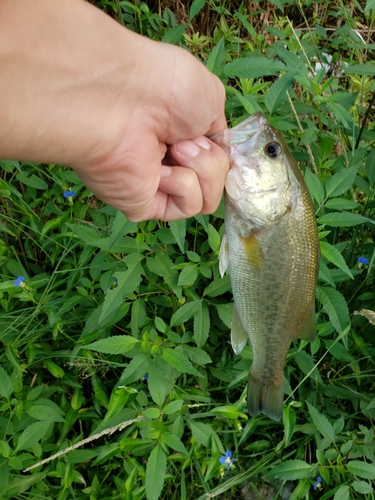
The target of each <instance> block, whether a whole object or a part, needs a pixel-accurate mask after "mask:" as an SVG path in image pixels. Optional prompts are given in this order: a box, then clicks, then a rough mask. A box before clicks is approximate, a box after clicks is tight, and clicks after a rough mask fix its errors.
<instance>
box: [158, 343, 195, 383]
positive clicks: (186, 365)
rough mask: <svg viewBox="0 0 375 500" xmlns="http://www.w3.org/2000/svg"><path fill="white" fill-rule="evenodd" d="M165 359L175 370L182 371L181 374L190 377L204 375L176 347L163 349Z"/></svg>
mask: <svg viewBox="0 0 375 500" xmlns="http://www.w3.org/2000/svg"><path fill="white" fill-rule="evenodd" d="M163 358H164V359H165V361H166V362H167V363H168V364H169V365H171V366H172V367H173V368H176V370H178V371H180V372H181V373H189V374H190V375H195V376H197V377H203V375H202V374H201V373H199V371H198V370H196V369H195V368H194V366H193V365H192V364H191V363H190V361H189V359H188V358H187V357H186V356H185V354H184V353H183V352H182V351H181V350H179V348H178V347H176V348H175V349H169V348H165V349H163Z"/></svg>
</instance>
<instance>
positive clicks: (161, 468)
mask: <svg viewBox="0 0 375 500" xmlns="http://www.w3.org/2000/svg"><path fill="white" fill-rule="evenodd" d="M166 468H167V456H166V454H165V453H164V451H163V449H162V447H161V446H160V445H159V444H158V445H157V446H156V447H155V448H154V449H153V450H152V452H151V453H150V456H149V457H148V461H147V468H146V495H147V500H158V498H159V496H160V493H161V490H162V489H163V484H164V477H165V471H166Z"/></svg>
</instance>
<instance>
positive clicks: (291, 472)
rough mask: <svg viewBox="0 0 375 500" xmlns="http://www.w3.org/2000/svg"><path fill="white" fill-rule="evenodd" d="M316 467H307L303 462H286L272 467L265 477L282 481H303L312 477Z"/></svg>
mask: <svg viewBox="0 0 375 500" xmlns="http://www.w3.org/2000/svg"><path fill="white" fill-rule="evenodd" d="M315 471H316V467H315V466H313V465H309V464H307V463H306V462H304V461H303V460H287V461H286V462H283V463H281V464H279V465H276V466H275V467H273V468H272V469H271V470H270V471H269V472H268V473H267V474H266V477H269V478H275V479H282V480H283V481H295V480H296V479H304V478H307V477H314V475H315Z"/></svg>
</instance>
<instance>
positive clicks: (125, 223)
mask: <svg viewBox="0 0 375 500" xmlns="http://www.w3.org/2000/svg"><path fill="white" fill-rule="evenodd" d="M137 224H138V223H137V222H131V221H130V220H128V219H127V218H126V217H125V215H124V214H123V213H122V212H120V210H118V211H117V214H116V216H115V220H114V221H113V225H112V232H111V236H110V239H109V246H108V251H110V250H111V248H112V247H113V245H115V244H116V243H117V241H118V240H119V239H120V238H122V237H123V236H124V235H126V234H128V233H129V232H130V231H132V229H134V228H135V227H136V226H137Z"/></svg>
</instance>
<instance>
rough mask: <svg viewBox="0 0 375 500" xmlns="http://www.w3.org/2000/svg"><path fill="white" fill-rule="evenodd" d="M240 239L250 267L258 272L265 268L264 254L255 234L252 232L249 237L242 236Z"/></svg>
mask: <svg viewBox="0 0 375 500" xmlns="http://www.w3.org/2000/svg"><path fill="white" fill-rule="evenodd" d="M240 238H241V241H242V243H243V245H244V248H245V252H246V256H247V258H248V260H249V264H250V266H251V267H252V268H253V269H256V270H257V271H259V270H261V269H262V267H263V252H262V249H261V248H260V245H259V241H258V238H257V236H256V234H255V232H254V231H251V232H250V234H249V235H248V236H240Z"/></svg>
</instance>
